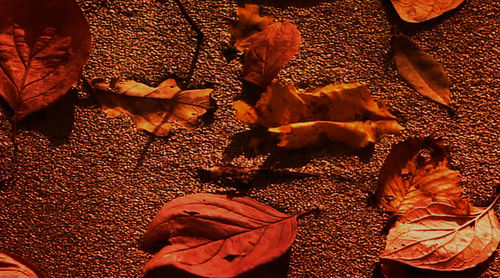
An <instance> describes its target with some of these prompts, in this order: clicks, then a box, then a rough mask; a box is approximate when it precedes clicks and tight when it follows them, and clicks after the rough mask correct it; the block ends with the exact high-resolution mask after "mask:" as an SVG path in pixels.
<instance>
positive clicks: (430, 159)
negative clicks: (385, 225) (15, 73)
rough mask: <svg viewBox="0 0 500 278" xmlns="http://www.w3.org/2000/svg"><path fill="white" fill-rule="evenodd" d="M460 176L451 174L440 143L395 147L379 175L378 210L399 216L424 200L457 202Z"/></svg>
mask: <svg viewBox="0 0 500 278" xmlns="http://www.w3.org/2000/svg"><path fill="white" fill-rule="evenodd" d="M459 183H460V175H459V173H458V172H457V171H454V170H451V169H450V168H449V163H448V154H447V151H446V150H445V148H444V147H443V144H442V142H441V141H440V140H436V139H433V138H431V137H427V138H411V139H408V140H407V141H405V142H402V143H399V144H397V145H395V146H394V147H393V148H392V150H391V153H390V154H389V156H388V157H387V159H386V160H385V163H384V165H383V166H382V169H381V171H380V178H379V187H378V188H377V192H376V194H375V197H376V201H377V203H378V205H379V206H381V207H383V208H385V209H386V210H388V211H391V212H395V213H396V214H398V215H402V214H404V213H405V212H406V211H407V210H408V209H410V208H412V207H413V205H414V204H415V203H418V202H420V201H421V200H423V199H427V198H431V197H436V196H442V197H447V198H451V199H453V200H454V199H458V198H459V196H460V193H461V192H462V190H461V186H460V185H459Z"/></svg>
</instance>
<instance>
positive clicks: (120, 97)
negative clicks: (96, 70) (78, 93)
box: [92, 79, 215, 136]
mask: <svg viewBox="0 0 500 278" xmlns="http://www.w3.org/2000/svg"><path fill="white" fill-rule="evenodd" d="M92 86H93V88H94V89H95V92H96V96H97V99H98V101H99V103H100V104H101V106H102V107H103V110H104V111H105V112H106V114H108V115H110V116H112V117H116V116H120V115H127V116H129V117H130V118H132V120H133V121H134V123H135V124H136V125H137V127H138V128H140V129H144V130H146V131H148V132H151V133H153V134H155V135H158V136H166V135H168V134H169V132H170V131H171V129H172V128H173V126H174V125H180V126H183V127H187V128H194V127H196V126H197V125H198V124H199V123H200V117H201V116H202V115H204V114H205V113H206V112H207V111H209V110H213V109H215V105H214V103H213V99H212V97H211V94H212V89H199V90H185V91H184V90H181V89H180V88H179V86H178V85H177V82H175V80H173V79H167V80H165V81H163V82H162V83H161V84H160V85H159V86H158V87H156V88H155V87H149V86H147V85H145V84H142V83H138V82H135V81H131V80H128V81H122V82H120V81H118V80H116V79H115V80H112V81H111V83H110V84H108V83H106V82H104V81H103V80H101V79H96V80H94V81H93V82H92Z"/></svg>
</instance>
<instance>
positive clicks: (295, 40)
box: [243, 22, 300, 88]
mask: <svg viewBox="0 0 500 278" xmlns="http://www.w3.org/2000/svg"><path fill="white" fill-rule="evenodd" d="M299 47H300V33H299V30H297V27H295V25H293V24H292V23H290V22H276V23H273V24H271V25H269V26H267V27H266V28H264V30H263V31H262V32H259V33H257V34H256V35H255V36H253V37H252V40H251V43H250V46H249V47H248V49H247V50H246V51H245V57H244V62H243V79H244V80H246V81H248V82H251V83H254V84H256V85H258V86H260V87H261V88H265V87H267V85H269V84H270V83H271V81H272V80H273V79H274V78H275V77H276V75H278V73H279V71H280V70H281V68H282V67H283V66H284V65H286V63H288V62H289V61H290V60H291V59H292V57H293V55H295V53H296V52H297V50H299Z"/></svg>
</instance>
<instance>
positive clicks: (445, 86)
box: [392, 35, 451, 106]
mask: <svg viewBox="0 0 500 278" xmlns="http://www.w3.org/2000/svg"><path fill="white" fill-rule="evenodd" d="M392 51H393V59H394V62H395V64H396V68H397V69H398V72H399V74H400V75H401V76H402V77H403V78H404V79H405V80H406V82H408V84H409V85H410V86H411V87H412V88H413V89H415V90H416V91H417V92H419V93H420V94H422V95H424V96H426V97H428V98H430V99H432V100H433V101H435V102H437V103H441V104H443V105H446V106H449V105H450V103H451V98H450V82H449V80H448V77H447V76H446V72H445V71H444V68H443V66H442V65H441V64H440V63H438V62H437V61H436V60H435V59H434V58H433V57H432V56H431V55H429V54H427V53H425V52H424V51H423V50H422V49H420V47H418V45H416V44H415V43H414V42H412V41H411V40H410V39H409V38H408V37H406V36H404V35H399V36H394V38H393V39H392Z"/></svg>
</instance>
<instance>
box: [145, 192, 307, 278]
mask: <svg viewBox="0 0 500 278" xmlns="http://www.w3.org/2000/svg"><path fill="white" fill-rule="evenodd" d="M296 232H297V215H288V214H284V213H280V212H278V211H276V210H274V209H273V208H271V207H269V206H266V205H264V204H261V203H259V202H257V201H255V200H253V199H251V198H248V197H233V198H231V199H229V198H228V197H226V196H225V195H215V194H194V195H188V196H184V197H180V198H177V199H175V200H173V201H171V202H169V203H167V204H166V205H165V206H164V207H163V208H162V209H161V210H160V212H159V213H158V215H157V216H156V217H155V218H154V219H153V222H152V223H151V224H150V225H149V227H148V229H147V231H146V233H145V235H144V241H143V249H145V250H151V249H154V248H155V247H156V246H157V245H162V246H163V248H162V249H161V250H160V251H159V252H158V253H157V254H156V255H155V256H154V257H153V259H151V261H149V262H148V263H147V264H146V266H145V268H144V271H145V272H146V273H147V272H148V271H151V270H154V269H156V268H159V267H165V266H171V267H175V268H178V269H182V270H184V271H187V272H189V273H192V274H195V275H198V276H202V277H234V276H237V275H239V274H242V273H245V272H247V271H249V270H251V269H253V268H255V267H257V266H259V265H262V264H265V263H268V262H271V261H273V260H274V259H276V258H278V257H280V256H281V255H283V254H284V253H285V252H286V251H287V250H288V249H289V248H290V245H291V244H292V242H293V240H294V238H295V234H296ZM167 242H168V244H167V245H165V244H166V243H167Z"/></svg>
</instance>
